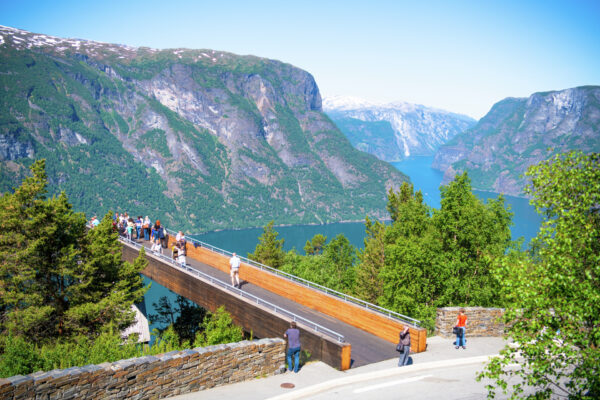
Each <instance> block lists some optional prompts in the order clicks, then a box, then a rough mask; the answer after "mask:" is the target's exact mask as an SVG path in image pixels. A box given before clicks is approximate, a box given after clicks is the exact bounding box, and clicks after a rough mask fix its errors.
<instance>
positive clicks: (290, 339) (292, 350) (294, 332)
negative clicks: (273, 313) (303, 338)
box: [283, 321, 300, 373]
mask: <svg viewBox="0 0 600 400" xmlns="http://www.w3.org/2000/svg"><path fill="white" fill-rule="evenodd" d="M283 337H284V338H286V339H287V344H288V349H287V354H286V355H287V357H286V358H287V365H288V371H290V372H291V371H292V357H294V364H293V365H294V368H293V369H294V372H296V373H297V372H298V369H299V368H300V330H298V328H297V327H296V321H292V322H290V328H289V329H288V330H287V331H285V333H284V334H283Z"/></svg>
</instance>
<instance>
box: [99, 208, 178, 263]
mask: <svg viewBox="0 0 600 400" xmlns="http://www.w3.org/2000/svg"><path fill="white" fill-rule="evenodd" d="M99 224H100V220H98V218H97V217H96V216H93V217H92V219H91V220H90V226H91V227H92V228H93V227H96V226H98V225H99ZM112 224H113V229H114V230H115V231H117V232H119V235H121V236H124V237H126V238H127V240H130V241H133V240H137V241H140V240H145V241H147V242H151V243H152V246H151V247H150V250H151V251H152V252H153V253H158V254H163V249H166V248H167V247H168V245H169V241H168V235H167V230H166V228H165V227H163V226H162V225H161V223H160V220H156V221H155V222H154V223H152V220H150V217H149V216H147V215H146V217H145V218H144V217H142V216H141V215H139V216H137V217H132V216H129V215H128V214H127V213H126V212H125V213H118V212H117V213H115V215H114V216H113V218H112ZM171 251H172V256H173V260H174V261H176V262H178V263H179V264H181V265H186V262H187V260H186V255H187V240H186V238H185V235H184V234H183V232H182V231H179V233H177V236H176V237H175V243H174V244H173V246H172V248H171Z"/></svg>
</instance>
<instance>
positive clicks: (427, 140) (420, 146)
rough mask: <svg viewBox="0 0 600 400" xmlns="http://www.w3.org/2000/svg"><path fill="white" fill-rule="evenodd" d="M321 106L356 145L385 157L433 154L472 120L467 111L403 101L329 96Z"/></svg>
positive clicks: (470, 123)
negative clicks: (464, 112)
mask: <svg viewBox="0 0 600 400" xmlns="http://www.w3.org/2000/svg"><path fill="white" fill-rule="evenodd" d="M323 110H324V111H325V112H327V113H328V114H329V116H330V117H331V118H332V119H333V120H334V122H336V124H337V125H338V126H339V127H340V129H341V130H342V132H344V134H345V135H346V136H347V137H348V138H349V139H350V142H352V144H353V145H354V146H355V147H356V148H358V149H360V150H362V151H365V152H368V153H371V154H373V155H375V156H376V157H378V158H380V159H381V160H384V161H399V160H402V159H403V158H405V157H408V156H411V155H432V154H434V152H435V151H436V149H437V148H438V146H440V145H441V144H443V143H445V142H446V141H448V140H450V139H451V138H453V137H454V136H455V135H457V134H458V133H460V132H462V131H463V130H465V129H467V128H469V127H471V126H472V125H474V124H475V120H473V119H472V118H470V117H468V116H466V115H461V114H454V113H451V112H448V111H444V110H438V109H435V108H431V107H426V106H423V105H420V104H411V103H407V102H404V101H394V102H390V103H384V102H373V101H368V100H363V99H360V98H357V97H346V96H332V97H326V98H325V99H324V100H323Z"/></svg>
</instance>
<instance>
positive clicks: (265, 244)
mask: <svg viewBox="0 0 600 400" xmlns="http://www.w3.org/2000/svg"><path fill="white" fill-rule="evenodd" d="M273 224H274V222H273V221H271V222H269V223H268V224H267V225H265V227H264V228H263V233H262V235H260V237H259V238H258V241H259V243H258V244H257V245H256V248H255V249H254V253H248V258H249V259H251V260H254V261H258V262H259V263H262V264H264V265H268V266H269V267H272V268H279V267H281V266H282V265H283V260H284V257H285V252H284V251H283V243H284V239H277V236H279V233H278V232H276V231H275V229H273Z"/></svg>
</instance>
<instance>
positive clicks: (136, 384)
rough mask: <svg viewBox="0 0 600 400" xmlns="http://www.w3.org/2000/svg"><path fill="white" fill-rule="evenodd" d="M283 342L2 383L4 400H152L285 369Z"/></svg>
mask: <svg viewBox="0 0 600 400" xmlns="http://www.w3.org/2000/svg"><path fill="white" fill-rule="evenodd" d="M284 361H285V342H284V341H283V340H282V339H261V340H258V341H253V342H250V341H243V342H239V343H230V344H222V345H216V346H208V347H203V348H196V349H192V350H184V351H172V352H170V353H166V354H161V355H158V356H147V357H140V358H132V359H129V360H121V361H116V362H113V363H104V364H100V365H87V366H85V367H73V368H68V369H63V370H54V371H49V372H41V371H40V372H36V373H33V374H30V375H27V376H21V375H17V376H13V377H10V378H6V379H0V399H35V398H39V399H81V398H98V399H100V398H101V399H116V398H119V399H148V398H163V397H170V396H175V395H179V394H184V393H190V392H196V391H199V390H204V389H209V388H212V387H215V386H221V385H225V384H228V383H234V382H241V381H245V380H249V379H253V378H256V377H259V376H267V375H272V374H276V373H279V372H280V371H282V368H283V366H284Z"/></svg>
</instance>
